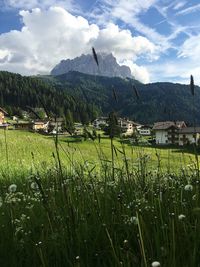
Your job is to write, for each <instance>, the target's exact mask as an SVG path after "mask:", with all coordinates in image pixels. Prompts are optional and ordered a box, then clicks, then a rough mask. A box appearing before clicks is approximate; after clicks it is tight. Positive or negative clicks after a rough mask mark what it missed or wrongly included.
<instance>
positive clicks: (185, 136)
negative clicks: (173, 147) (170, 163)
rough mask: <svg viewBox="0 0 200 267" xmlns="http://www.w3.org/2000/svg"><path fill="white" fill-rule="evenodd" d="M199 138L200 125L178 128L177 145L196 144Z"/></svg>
mask: <svg viewBox="0 0 200 267" xmlns="http://www.w3.org/2000/svg"><path fill="white" fill-rule="evenodd" d="M199 140H200V127H186V128H183V129H180V130H179V145H180V146H184V145H190V144H195V143H196V144H198V142H199Z"/></svg>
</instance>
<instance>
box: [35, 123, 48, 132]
mask: <svg viewBox="0 0 200 267" xmlns="http://www.w3.org/2000/svg"><path fill="white" fill-rule="evenodd" d="M48 125H49V121H34V122H33V126H32V129H33V130H34V131H44V132H48Z"/></svg>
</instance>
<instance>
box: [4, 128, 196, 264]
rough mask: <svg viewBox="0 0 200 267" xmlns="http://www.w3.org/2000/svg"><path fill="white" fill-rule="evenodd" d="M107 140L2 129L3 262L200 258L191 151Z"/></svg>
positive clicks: (140, 261) (130, 261)
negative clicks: (56, 136) (42, 134)
mask: <svg viewBox="0 0 200 267" xmlns="http://www.w3.org/2000/svg"><path fill="white" fill-rule="evenodd" d="M5 134H6V135H5ZM5 140H6V141H5ZM113 145H114V147H115V148H113V152H114V161H113V162H112V161H111V146H110V140H109V139H108V138H102V140H101V143H100V144H98V142H97V141H95V142H93V141H89V140H88V141H85V142H82V141H81V140H80V139H78V138H77V139H76V138H69V137H68V138H66V137H61V138H59V142H58V146H57V149H55V147H56V144H55V143H54V140H53V139H52V137H47V136H41V135H39V134H35V133H27V132H20V131H6V132H4V131H1V132H0V148H1V154H0V155H1V156H0V164H1V170H0V175H1V176H2V177H1V179H0V222H1V223H0V265H1V266H4V267H7V266H9V267H10V266H17V267H18V266H19V267H21V266H35V267H36V266H43V267H46V266H53V267H54V266H70V267H72V266H77V267H78V266H83V267H90V266H91V267H93V266H97V267H100V266H101V267H104V266H105V267H113V266H126V267H132V266H133V267H134V266H136V267H138V266H141V267H143V266H144V267H147V266H151V264H152V262H154V261H158V262H160V265H161V266H162V267H164V266H165V267H169V266H173V267H179V266H184V267H190V266H195V267H196V266H197V267H198V266H200V264H199V258H200V199H199V192H200V187H199V186H200V179H199V172H198V170H197V169H196V168H195V160H194V155H193V154H192V153H190V154H189V153H185V154H184V155H182V154H181V153H180V151H179V150H177V149H164V148H162V149H155V148H152V147H136V146H135V147H132V146H130V145H128V144H125V145H123V144H121V143H120V140H114V143H113ZM52 153H53V155H52ZM156 153H157V156H156ZM146 155H150V158H149V156H146ZM159 155H160V156H159ZM190 157H192V159H190ZM159 158H160V160H161V167H160V165H159V160H158V159H159ZM7 159H8V160H7ZM184 161H185V162H186V163H185V164H184ZM191 161H192V162H194V163H192V164H193V165H191V166H187V164H188V163H190V162H191ZM42 162H43V163H42ZM169 164H171V170H170V169H169ZM162 165H163V169H162ZM180 167H181V168H180ZM183 167H184V168H183ZM188 189H189V190H188ZM180 215H181V216H180Z"/></svg>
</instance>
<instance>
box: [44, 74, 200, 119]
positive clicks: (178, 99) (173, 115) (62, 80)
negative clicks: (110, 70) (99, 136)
mask: <svg viewBox="0 0 200 267" xmlns="http://www.w3.org/2000/svg"><path fill="white" fill-rule="evenodd" d="M49 79H50V80H51V82H53V80H54V83H55V84H56V86H58V87H60V88H61V87H63V89H64V90H66V91H67V92H68V93H69V94H70V93H73V94H74V95H75V94H76V95H77V96H79V97H81V98H82V99H84V98H86V99H87V103H94V104H95V106H97V107H98V109H100V110H101V111H102V113H103V114H105V115H107V114H109V113H110V112H112V111H115V112H116V113H117V115H118V116H121V117H128V118H130V119H133V120H136V121H138V122H141V123H153V122H155V121H163V120H184V121H185V122H187V124H192V123H193V122H194V120H195V123H198V124H200V108H199V103H200V88H199V87H198V86H196V87H195V95H194V99H193V96H192V94H191V91H190V86H189V82H190V80H189V77H188V85H183V84H174V83H167V82H162V83H151V84H141V83H139V82H138V81H135V80H132V79H121V78H117V77H115V78H108V77H100V76H92V75H87V74H83V73H78V72H69V73H67V74H63V75H60V76H56V77H54V78H52V77H49ZM134 86H135V87H134ZM135 88H136V89H135Z"/></svg>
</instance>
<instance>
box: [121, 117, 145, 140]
mask: <svg viewBox="0 0 200 267" xmlns="http://www.w3.org/2000/svg"><path fill="white" fill-rule="evenodd" d="M118 124H119V126H120V128H121V130H122V134H123V135H126V136H130V135H132V134H133V133H134V132H135V130H136V127H137V126H141V125H140V124H138V123H136V122H133V121H130V120H128V119H122V118H119V119H118Z"/></svg>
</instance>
